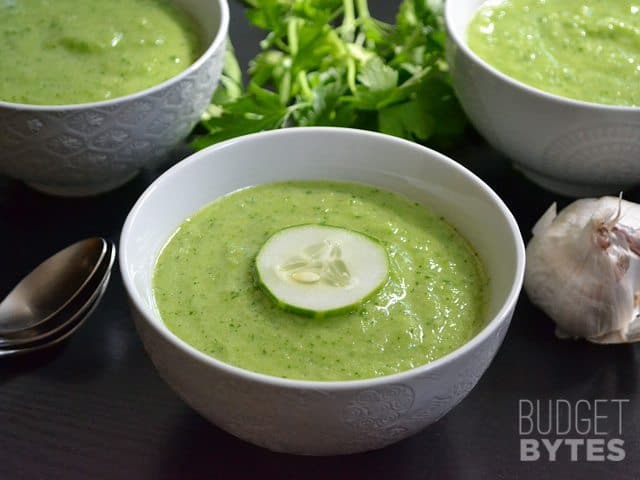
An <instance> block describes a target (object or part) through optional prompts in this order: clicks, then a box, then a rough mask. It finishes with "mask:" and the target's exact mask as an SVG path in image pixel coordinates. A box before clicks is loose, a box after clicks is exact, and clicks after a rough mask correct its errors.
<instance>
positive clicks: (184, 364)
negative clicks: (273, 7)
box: [120, 127, 525, 455]
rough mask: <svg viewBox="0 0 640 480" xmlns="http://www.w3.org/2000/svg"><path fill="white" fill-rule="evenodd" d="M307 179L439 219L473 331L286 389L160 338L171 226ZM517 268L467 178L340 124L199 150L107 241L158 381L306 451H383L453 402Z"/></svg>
mask: <svg viewBox="0 0 640 480" xmlns="http://www.w3.org/2000/svg"><path fill="white" fill-rule="evenodd" d="M314 179H322V180H333V181H343V182H356V183H361V184H366V185H373V186H376V187H379V188H381V189H384V190H388V191H391V192H395V193H397V194H400V195H403V196H404V197H406V198H408V199H409V200H411V201H414V202H419V203H421V204H423V205H427V206H429V207H430V208H431V209H432V210H433V211H435V212H436V213H437V214H440V215H442V216H443V217H444V218H445V219H446V220H447V221H448V222H449V223H450V224H451V225H453V226H454V227H455V228H456V229H457V230H458V232H459V233H460V234H461V235H463V236H464V237H465V238H467V239H468V240H469V242H470V243H471V244H472V246H473V248H474V249H475V251H476V252H477V254H478V255H479V257H480V259H481V260H482V262H483V264H484V266H485V268H486V270H487V273H488V276H489V279H490V283H489V298H488V301H487V304H488V305H487V312H486V316H487V318H486V326H485V327H484V328H483V329H482V330H481V331H480V332H479V333H478V334H477V335H476V336H475V337H473V338H472V339H471V340H470V341H468V342H467V343H465V344H464V345H463V346H461V347H460V348H458V349H456V350H454V351H453V352H451V353H449V354H448V355H445V356H444V357H442V358H440V359H438V360H435V361H433V362H431V363H428V364H425V365H422V366H419V367H418V368H413V369H411V370H407V371H404V372H401V373H396V374H392V375H387V376H382V377H376V378H370V379H363V380H347V381H308V380H291V379H286V378H279V377H275V376H271V375H265V374H260V373H255V372H252V371H248V370H244V369H241V368H238V367H235V366H232V365H229V364H227V363H224V362H221V361H219V360H217V359H216V358H213V357H211V356H209V355H207V354H205V353H202V352H201V351H199V350H197V349H196V348H194V347H193V346H191V345H190V344H189V343H187V342H185V341H183V340H182V339H181V338H179V337H178V336H177V335H175V334H174V333H172V331H171V330H170V329H169V328H168V327H167V325H166V324H165V323H164V322H163V320H162V318H161V316H160V313H159V311H158V308H157V306H156V303H155V300H154V290H153V285H152V279H153V275H154V269H155V265H156V261H157V258H158V256H159V254H160V252H161V250H162V249H163V247H164V245H165V244H166V242H167V241H168V239H169V238H170V237H171V236H172V234H173V233H174V231H175V230H176V229H177V228H178V227H179V226H180V225H181V223H182V222H183V221H184V220H185V219H186V218H188V217H189V216H190V215H192V214H193V213H195V212H196V211H198V210H200V209H201V208H202V207H203V206H205V205H207V204H209V203H210V202H212V201H213V200H216V199H218V198H220V197H222V196H224V195H226V194H228V193H231V192H234V191H237V190H239V189H242V188H244V187H248V186H253V185H259V184H266V183H270V182H276V181H283V180H314ZM176 198H180V202H176V201H175V199H176ZM212 235H214V237H215V232H213V231H212ZM214 237H212V238H214ZM524 262H525V256H524V245H523V242H522V238H521V236H520V232H519V230H518V226H517V224H516V222H515V220H514V218H513V216H512V215H511V213H510V212H509V210H508V209H507V207H506V206H505V205H504V203H503V202H502V201H501V200H500V199H499V198H498V197H497V195H496V194H495V193H494V192H493V191H492V190H491V189H490V188H489V187H488V186H487V185H486V184H484V183H483V182H482V181H481V180H480V179H478V178H477V177H476V176H475V175H473V174H472V173H471V172H469V171H468V170H466V169H465V168H464V167H462V166H460V165H459V164H457V163H456V162H454V161H452V160H450V159H448V158H447V157H445V156H443V155H441V154H439V153H436V152H434V151H432V150H429V149H427V148H425V147H422V146H420V145H417V144H415V143H412V142H408V141H405V140H401V139H398V138H395V137H391V136H386V135H382V134H377V133H373V132H366V131H360V130H351V129H340V128H320V127H319V128H291V129H284V130H277V131H272V132H265V133H260V134H254V135H249V136H245V137H240V138H236V139H233V140H230V141H227V142H224V143H221V144H218V145H215V146H212V147H209V148H207V149H205V150H203V151H201V152H198V153H196V154H194V155H192V156H191V157H189V158H188V159H186V160H184V161H182V162H180V163H179V164H178V165H175V166H174V167H172V168H171V169H170V170H168V171H167V172H166V173H165V174H163V175H162V176H161V177H160V178H158V179H157V180H156V181H155V182H154V183H153V184H152V185H151V186H150V187H149V189H148V190H147V191H146V192H145V193H144V194H143V195H142V196H141V197H140V199H139V200H138V202H137V203H136V205H135V206H134V207H133V209H132V210H131V212H130V213H129V216H128V217H127V220H126V222H125V225H124V228H123V231H122V235H121V238H120V266H121V271H122V276H123V280H124V285H125V288H126V290H127V293H128V295H129V298H130V303H131V306H132V312H133V316H134V320H135V324H136V328H137V330H138V333H139V335H140V337H141V339H142V342H143V344H144V346H145V349H146V351H147V353H148V355H149V356H150V358H151V360H152V362H153V363H154V365H155V367H156V369H157V371H158V373H159V374H160V376H161V377H162V378H163V379H164V380H165V381H166V382H167V383H168V384H169V385H170V386H171V387H172V389H173V390H174V391H175V392H176V393H177V394H178V395H179V396H180V397H182V399H183V400H184V401H185V402H186V403H187V404H189V405H190V406H191V407H192V408H194V409H195V410H196V411H198V412H199V413H200V414H201V415H203V416H204V417H205V418H207V419H208V420H210V421H211V422H212V423H214V424H215V425H217V426H218V427H220V428H222V429H224V430H226V431H227V432H230V433H231V434H233V435H236V436H238V437H240V438H242V439H244V440H247V441H249V442H252V443H254V444H256V445H260V446H263V447H266V448H268V449H271V450H274V451H280V452H288V453H299V454H311V455H331V454H346V453H354V452H361V451H366V450H372V449H377V448H381V447H384V446H385V445H389V444H391V443H394V442H396V441H398V440H401V439H403V438H406V437H408V436H410V435H412V434H414V433H416V432H418V431H420V430H421V429H423V428H425V427H426V426H428V425H430V424H431V423H433V422H435V421H436V420H438V419H439V418H441V417H442V416H443V415H444V414H446V413H447V412H448V411H449V410H451V409H452V408H453V407H454V406H455V405H456V404H458V402H460V401H461V400H462V399H463V398H464V397H465V396H466V395H467V394H468V393H469V392H470V391H471V389H472V388H473V387H474V386H475V384H476V383H477V382H478V380H479V379H480V377H481V376H482V374H483V373H484V371H485V370H486V368H487V367H488V366H489V364H490V362H491V360H492V359H493V357H494V355H495V353H496V351H497V350H498V348H499V346H500V344H501V343H502V341H503V339H504V336H505V334H506V331H507V329H508V326H509V323H510V320H511V317H512V315H513V311H514V308H515V304H516V301H517V298H518V294H519V292H520V289H521V285H522V279H523V269H524Z"/></svg>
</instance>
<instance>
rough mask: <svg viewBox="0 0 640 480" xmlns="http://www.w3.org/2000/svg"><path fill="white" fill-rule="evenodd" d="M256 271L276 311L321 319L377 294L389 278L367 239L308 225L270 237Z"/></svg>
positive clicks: (377, 247) (382, 255)
mask: <svg viewBox="0 0 640 480" xmlns="http://www.w3.org/2000/svg"><path fill="white" fill-rule="evenodd" d="M256 270H257V272H258V280H259V282H260V285H261V287H262V288H263V289H264V290H265V291H266V292H267V293H268V294H269V295H270V296H271V297H272V298H273V299H274V300H275V302H276V303H277V304H278V306H280V307H281V308H283V309H286V310H289V311H293V312H296V313H299V314H302V315H307V316H311V317H316V318H320V317H325V316H328V315H335V314H338V313H343V312H345V311H348V310H350V309H352V308H353V307H355V306H357V305H359V304H361V303H362V302H364V301H365V300H366V299H367V298H369V297H371V295H373V294H374V293H376V292H377V291H378V290H379V289H380V287H381V286H382V285H383V284H384V283H385V281H386V279H387V276H388V275H389V260H388V258H387V252H386V251H385V249H384V248H383V247H382V245H381V244H380V243H379V242H378V241H377V240H376V239H374V238H372V237H369V236H367V235H365V234H362V233H359V232H354V231H353V230H348V229H346V228H340V227H332V226H327V225H315V224H308V225H298V226H295V227H288V228H285V229H283V230H280V231H279V232H276V233H275V234H273V235H272V236H271V237H269V239H267V241H266V242H265V243H264V245H263V246H262V248H261V249H260V251H259V252H258V255H257V257H256Z"/></svg>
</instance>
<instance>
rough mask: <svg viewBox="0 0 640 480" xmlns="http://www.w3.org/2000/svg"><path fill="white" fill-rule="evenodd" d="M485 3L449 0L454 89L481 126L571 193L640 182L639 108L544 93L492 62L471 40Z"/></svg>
mask: <svg viewBox="0 0 640 480" xmlns="http://www.w3.org/2000/svg"><path fill="white" fill-rule="evenodd" d="M483 3H484V1H483V0H447V2H446V3H445V20H446V28H447V33H448V43H447V57H448V61H449V65H450V68H451V74H452V76H453V83H454V87H455V91H456V94H457V95H458V98H459V99H460V103H461V104H462V107H463V108H464V110H465V112H466V113H467V115H468V116H469V118H470V119H471V122H472V123H473V124H474V126H475V127H476V128H477V129H478V131H479V132H480V133H481V134H482V135H483V136H484V137H485V138H486V139H487V140H488V141H489V143H491V144H492V145H493V146H494V147H495V148H496V149H498V150H500V151H501V152H502V153H504V154H505V155H507V156H508V157H510V158H511V159H512V160H513V162H514V164H515V166H516V167H517V168H518V169H520V170H521V171H522V172H523V173H524V174H525V175H526V176H527V177H529V178H530V179H531V180H533V181H534V182H536V183H538V184H539V185H541V186H543V187H545V188H548V189H549V190H553V191H555V192H558V193H561V194H564V195H570V196H576V197H577V196H588V195H601V194H605V193H611V194H617V193H618V192H620V190H622V189H623V188H627V187H630V186H633V185H635V184H638V183H640V161H638V159H639V158H640V108H637V107H616V106H609V105H599V104H595V103H587V102H581V101H577V100H571V99H568V98H563V97H560V96H557V95H553V94H550V93H545V92H543V91H541V90H537V89H535V88H533V87H529V86H527V85H525V84H523V83H520V82H518V81H516V80H514V79H512V78H510V77H508V76H506V75H504V74H503V73H501V72H499V71H498V70H496V69H495V68H493V67H492V66H490V65H489V64H488V63H486V62H485V61H484V60H482V59H481V58H480V57H478V56H477V55H476V54H475V53H473V52H472V51H471V50H470V49H469V47H468V46H467V34H466V31H467V26H468V25H469V22H470V21H471V19H472V18H473V16H474V14H475V12H476V11H477V9H478V7H479V6H480V5H481V4H483ZM630 88H631V87H630Z"/></svg>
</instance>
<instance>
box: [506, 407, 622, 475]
mask: <svg viewBox="0 0 640 480" xmlns="http://www.w3.org/2000/svg"><path fill="white" fill-rule="evenodd" d="M628 406H629V400H628V399H595V400H577V401H573V402H570V401H569V400H565V399H555V400H527V399H520V401H519V404H518V417H519V418H518V420H519V422H518V424H519V425H518V433H519V434H520V460H521V461H523V462H536V461H550V462H555V461H556V460H557V459H559V458H568V459H569V460H570V461H572V462H621V461H622V460H624V459H625V457H626V456H627V452H626V451H625V446H624V438H623V433H624V410H625V408H627V407H628Z"/></svg>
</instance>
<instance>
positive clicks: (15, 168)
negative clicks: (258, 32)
mask: <svg viewBox="0 0 640 480" xmlns="http://www.w3.org/2000/svg"><path fill="white" fill-rule="evenodd" d="M171 3H172V4H173V5H175V7H176V9H178V10H180V11H182V12H184V13H185V14H186V15H187V16H188V17H190V18H191V19H192V20H193V22H194V23H195V25H196V27H197V30H198V36H199V37H200V38H199V40H200V43H201V51H202V53H201V55H200V56H199V57H197V58H196V59H195V61H193V63H192V64H191V65H189V66H185V68H184V69H182V70H181V71H180V72H179V73H178V74H176V75H174V76H172V77H171V78H169V79H168V80H165V81H162V82H160V83H158V84H157V85H154V86H151V87H149V88H145V89H143V90H140V91H137V92H134V93H129V94H125V95H123V96H119V97H115V98H113V99H108V100H99V101H91V102H86V103H72V104H64V105H34V104H26V103H12V102H6V101H2V99H0V151H1V152H2V154H1V155H0V174H4V175H7V176H10V177H13V178H16V179H19V180H22V181H24V182H26V183H27V184H29V185H30V186H32V187H34V188H36V189H38V190H41V191H43V192H47V193H51V194H55V195H63V196H83V195H93V194H98V193H101V192H105V191H109V190H112V189H114V188H116V187H118V186H120V185H122V184H123V183H125V182H127V181H128V180H130V179H131V178H133V177H134V176H135V175H136V174H137V173H138V172H139V171H140V169H141V168H143V167H144V166H149V165H153V164H154V163H155V162H159V161H162V160H164V159H166V158H168V156H169V155H170V153H171V152H172V151H173V150H174V149H175V148H176V147H177V146H178V145H179V144H180V143H181V142H182V141H184V139H185V138H186V136H187V135H188V134H189V132H190V131H191V130H192V128H193V127H194V125H195V124H196V123H197V121H198V120H199V118H200V115H201V114H202V112H203V111H204V110H205V109H206V108H207V106H208V105H209V103H210V99H211V96H212V94H213V91H214V89H215V87H216V85H217V81H218V78H219V74H220V70H221V68H222V63H223V56H224V50H225V40H226V35H227V31H228V23H229V12H228V5H227V3H226V0H174V1H172V2H171ZM61 41H67V42H73V41H74V40H73V38H71V39H69V38H67V37H62V39H61ZM71 46H72V47H76V48H80V49H82V48H86V49H87V50H90V48H91V46H88V47H87V46H83V45H79V46H77V45H71ZM81 74H82V72H81V71H79V72H78V73H77V75H78V76H79V75H81ZM74 75H75V73H74ZM52 103H54V102H52Z"/></svg>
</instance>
